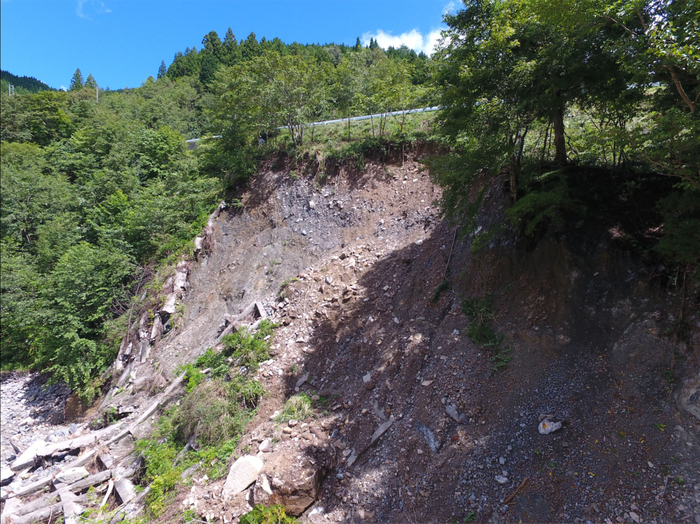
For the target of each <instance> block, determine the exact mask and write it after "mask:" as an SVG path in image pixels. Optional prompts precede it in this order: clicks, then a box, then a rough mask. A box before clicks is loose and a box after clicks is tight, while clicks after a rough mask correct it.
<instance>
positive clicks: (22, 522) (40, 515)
mask: <svg viewBox="0 0 700 524" xmlns="http://www.w3.org/2000/svg"><path fill="white" fill-rule="evenodd" d="M62 512H63V503H62V502H58V503H56V504H51V505H50V506H45V507H43V508H41V509H40V510H37V511H34V512H32V513H28V514H27V515H22V516H15V515H10V516H9V517H7V522H10V523H11V524H31V523H32V522H38V521H42V520H46V519H49V518H51V517H52V516H54V515H58V514H59V513H62Z"/></svg>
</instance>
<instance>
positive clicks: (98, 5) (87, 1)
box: [75, 0, 112, 20]
mask: <svg viewBox="0 0 700 524" xmlns="http://www.w3.org/2000/svg"><path fill="white" fill-rule="evenodd" d="M85 11H90V12H91V14H98V15H102V14H106V13H111V12H112V10H111V9H110V8H109V7H107V6H106V5H105V3H104V2H99V1H95V0H78V5H77V7H76V8H75V14H76V15H78V16H79V17H80V18H84V19H85V20H92V18H90V16H89V15H88V14H87V13H86V12H85Z"/></svg>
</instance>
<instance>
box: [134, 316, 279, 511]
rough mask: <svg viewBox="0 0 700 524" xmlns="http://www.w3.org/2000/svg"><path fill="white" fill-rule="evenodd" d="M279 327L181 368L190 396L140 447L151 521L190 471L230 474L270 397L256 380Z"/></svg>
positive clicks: (227, 343)
mask: <svg viewBox="0 0 700 524" xmlns="http://www.w3.org/2000/svg"><path fill="white" fill-rule="evenodd" d="M275 327H276V325H275V324H273V323H272V322H270V321H269V320H263V321H262V322H261V323H260V326H259V328H258V330H257V331H255V332H254V333H250V332H248V331H247V330H241V331H238V332H236V333H233V334H231V335H228V336H226V337H224V340H223V344H224V348H223V350H222V351H221V352H220V353H219V352H217V351H214V350H213V349H212V348H208V349H207V350H206V351H205V353H204V354H203V355H202V356H200V357H199V358H198V359H197V360H196V361H195V363H194V364H187V365H186V366H182V367H181V368H180V370H179V371H180V372H183V371H184V372H186V373H187V376H186V378H187V383H186V392H185V396H184V397H183V398H182V399H181V401H180V402H178V403H177V404H173V405H171V407H170V408H168V409H167V410H166V411H165V412H164V413H163V415H162V416H161V417H160V419H159V421H158V424H157V427H156V430H155V431H154V432H153V434H152V435H151V437H150V438H147V439H141V440H139V441H138V442H137V443H136V448H137V450H138V451H139V452H140V453H141V455H142V456H143V458H144V461H145V468H144V470H143V473H142V476H141V479H140V484H141V485H142V486H150V487H151V491H150V492H149V494H148V495H147V497H146V505H147V509H148V514H149V516H151V517H153V518H157V517H158V516H159V515H161V514H162V513H163V511H164V510H165V508H166V507H167V505H168V502H169V500H170V498H171V497H172V496H173V494H174V493H175V490H176V488H177V486H178V485H179V484H180V483H181V482H182V479H181V477H180V475H181V474H182V472H183V471H184V470H185V469H186V468H187V467H189V466H191V465H194V464H199V465H200V468H201V470H202V471H204V472H206V474H207V475H208V476H209V478H212V479H217V478H220V477H222V476H224V475H225V474H226V472H227V470H228V461H229V459H230V457H231V455H232V454H233V452H234V451H235V449H236V446H237V445H238V443H239V442H240V438H241V436H242V434H243V431H244V430H245V426H246V424H247V423H248V422H249V421H250V419H251V418H252V417H253V415H254V414H255V409H256V407H257V405H258V403H259V402H260V399H261V398H262V396H263V395H264V394H265V390H264V388H263V386H262V384H261V383H260V382H259V381H257V380H255V379H254V378H253V377H252V376H251V375H252V373H254V372H255V370H257V369H258V366H259V364H260V362H262V361H263V360H266V359H268V358H269V356H270V335H272V333H273V330H274V328H275ZM266 339H267V340H266ZM207 368H208V369H209V371H208V372H207V373H202V370H205V369H207ZM193 440H194V442H196V445H195V448H197V451H194V450H190V451H188V452H186V453H185V452H184V451H183V448H185V446H186V444H187V443H188V442H190V443H191V442H192V441H193Z"/></svg>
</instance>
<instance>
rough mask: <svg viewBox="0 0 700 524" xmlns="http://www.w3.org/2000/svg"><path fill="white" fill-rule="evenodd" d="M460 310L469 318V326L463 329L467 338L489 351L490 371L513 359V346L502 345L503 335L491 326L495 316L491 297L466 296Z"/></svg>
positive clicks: (503, 365)
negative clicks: (491, 365)
mask: <svg viewBox="0 0 700 524" xmlns="http://www.w3.org/2000/svg"><path fill="white" fill-rule="evenodd" d="M462 311H463V312H464V314H465V315H466V316H467V319H468V320H469V326H467V329H466V330H465V334H466V335H467V337H468V338H469V340H471V341H472V342H473V343H474V344H476V345H478V346H479V347H481V348H482V349H484V350H487V351H489V353H491V356H490V357H489V358H488V360H489V362H491V363H492V364H494V366H493V367H492V368H491V371H492V372H493V373H496V372H497V371H499V370H500V369H501V368H504V367H506V366H507V365H508V363H509V362H510V361H511V360H513V356H512V355H511V353H512V352H513V347H512V346H510V345H503V340H504V339H505V335H504V334H503V333H501V332H496V331H494V329H493V327H491V322H492V321H493V319H494V318H495V313H494V311H493V306H492V305H491V299H490V298H489V297H488V296H484V297H481V298H479V299H477V298H467V299H465V300H464V301H463V302H462Z"/></svg>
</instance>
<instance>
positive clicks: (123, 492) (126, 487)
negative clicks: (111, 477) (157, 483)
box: [114, 478, 136, 504]
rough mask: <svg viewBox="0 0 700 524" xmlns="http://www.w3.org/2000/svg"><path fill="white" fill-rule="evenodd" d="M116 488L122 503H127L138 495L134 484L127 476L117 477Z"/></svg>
mask: <svg viewBox="0 0 700 524" xmlns="http://www.w3.org/2000/svg"><path fill="white" fill-rule="evenodd" d="M114 489H115V490H116V492H117V495H118V496H119V500H121V503H122V504H126V503H127V502H129V501H130V500H132V499H133V498H134V497H136V490H135V489H134V484H133V483H132V482H131V481H130V480H129V479H127V478H120V479H116V480H115V481H114Z"/></svg>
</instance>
